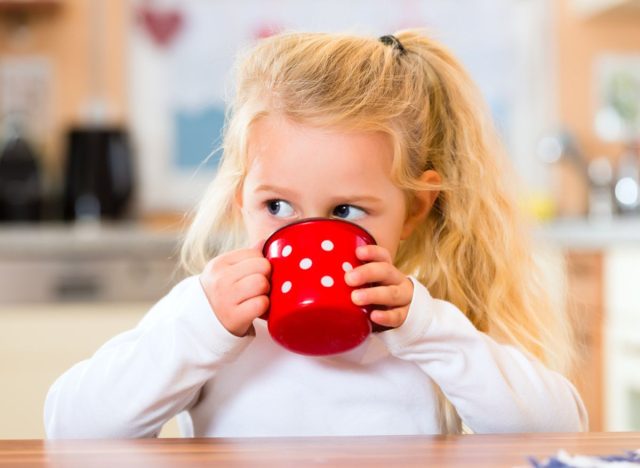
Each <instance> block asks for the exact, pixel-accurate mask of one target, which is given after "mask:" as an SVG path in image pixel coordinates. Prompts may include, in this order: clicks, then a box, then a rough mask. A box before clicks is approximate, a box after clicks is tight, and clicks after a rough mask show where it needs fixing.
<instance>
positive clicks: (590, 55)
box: [553, 0, 640, 160]
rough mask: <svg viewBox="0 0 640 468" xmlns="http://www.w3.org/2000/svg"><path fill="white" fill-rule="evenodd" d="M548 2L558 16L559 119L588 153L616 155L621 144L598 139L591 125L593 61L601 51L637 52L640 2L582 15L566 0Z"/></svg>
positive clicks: (639, 52)
mask: <svg viewBox="0 0 640 468" xmlns="http://www.w3.org/2000/svg"><path fill="white" fill-rule="evenodd" d="M627 3H629V4H631V3H632V2H627ZM553 4H554V6H555V8H556V19H557V23H556V35H557V45H558V49H557V70H558V88H557V89H558V92H557V96H558V112H559V117H560V121H561V122H563V123H565V124H566V125H567V126H568V128H569V129H570V130H572V131H573V132H574V134H575V135H576V136H577V138H578V141H579V142H580V143H581V144H582V147H583V149H584V151H585V153H586V155H587V157H589V158H592V157H595V156H601V155H602V156H608V157H611V158H612V159H613V160H616V159H617V158H618V157H619V155H620V153H621V151H622V147H621V145H620V144H615V143H606V142H603V141H601V140H600V139H599V138H598V136H597V135H596V134H595V133H594V130H593V118H594V115H595V110H596V99H595V89H594V86H595V83H594V82H593V75H594V64H595V60H596V59H597V58H598V56H599V55H600V54H602V53H610V52H614V53H632V54H640V8H634V7H632V6H629V7H624V8H623V7H620V8H613V9H611V10H608V11H604V12H602V13H600V14H597V15H593V16H582V15H580V14H578V13H577V11H576V10H575V8H573V5H574V2H571V0H558V1H554V2H553Z"/></svg>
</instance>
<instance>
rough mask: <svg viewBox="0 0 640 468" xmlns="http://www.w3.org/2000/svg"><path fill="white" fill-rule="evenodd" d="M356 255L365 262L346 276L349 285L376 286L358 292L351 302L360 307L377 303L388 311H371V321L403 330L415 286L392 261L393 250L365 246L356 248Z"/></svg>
mask: <svg viewBox="0 0 640 468" xmlns="http://www.w3.org/2000/svg"><path fill="white" fill-rule="evenodd" d="M356 256H357V257H358V258H359V259H360V260H362V261H363V262H368V263H365V264H364V265H360V266H359V267H356V268H354V269H353V270H351V271H348V272H346V273H345V281H346V283H347V284H348V285H349V286H352V287H358V286H363V285H367V284H373V286H369V287H364V288H361V289H356V290H355V291H353V292H352V293H351V300H352V301H353V303H354V304H356V305H359V306H366V305H370V304H375V305H377V306H384V307H386V310H381V309H374V310H372V311H371V315H370V318H371V321H373V322H375V323H377V324H379V325H382V326H383V327H392V328H395V327H399V326H400V325H402V324H403V323H404V321H405V319H406V318H407V314H408V312H409V305H410V304H411V298H412V297H413V283H412V282H411V280H410V279H409V278H408V277H407V276H405V275H404V274H403V273H401V272H400V271H399V270H398V269H397V268H396V267H395V266H394V265H393V262H392V260H391V255H390V254H389V251H388V250H387V249H385V248H384V247H381V246H379V245H365V246H361V247H358V248H357V249H356Z"/></svg>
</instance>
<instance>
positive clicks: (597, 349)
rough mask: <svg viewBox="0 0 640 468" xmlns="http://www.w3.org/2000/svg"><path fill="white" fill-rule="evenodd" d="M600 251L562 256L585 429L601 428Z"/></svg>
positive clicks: (601, 305) (602, 255)
mask: <svg viewBox="0 0 640 468" xmlns="http://www.w3.org/2000/svg"><path fill="white" fill-rule="evenodd" d="M603 259H604V254H603V252H602V251H598V250H596V251H593V250H569V251H567V252H566V253H565V262H566V263H565V264H566V275H567V296H566V303H565V307H566V308H567V314H568V315H569V317H571V319H572V320H573V322H574V323H575V338H576V343H577V346H578V362H577V371H576V373H575V375H574V376H572V377H573V379H572V380H573V381H574V383H575V385H576V387H577V389H578V392H580V395H581V396H582V400H583V402H584V404H585V406H586V408H587V411H588V413H589V429H590V430H591V431H602V430H603V429H604V424H603V411H604V407H603V350H602V336H603V313H604V295H603V289H604V283H603Z"/></svg>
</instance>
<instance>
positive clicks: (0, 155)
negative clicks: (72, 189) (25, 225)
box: [0, 133, 43, 222]
mask: <svg viewBox="0 0 640 468" xmlns="http://www.w3.org/2000/svg"><path fill="white" fill-rule="evenodd" d="M42 201H43V200H42V181H41V174H40V167H39V160H38V157H37V156H36V154H35V153H34V151H33V149H32V148H31V146H30V145H29V143H28V142H27V141H26V140H25V139H24V138H23V137H22V136H21V135H20V134H18V133H15V134H13V135H11V136H10V137H9V138H7V140H6V141H5V143H4V145H3V146H2V148H0V222H4V221H7V222H14V221H17V222H24V221H39V220H40V219H41V216H42Z"/></svg>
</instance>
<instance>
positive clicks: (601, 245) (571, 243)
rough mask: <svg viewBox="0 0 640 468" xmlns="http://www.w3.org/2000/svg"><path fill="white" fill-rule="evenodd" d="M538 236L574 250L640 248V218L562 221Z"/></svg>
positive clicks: (545, 227) (541, 230)
mask: <svg viewBox="0 0 640 468" xmlns="http://www.w3.org/2000/svg"><path fill="white" fill-rule="evenodd" d="M535 237H536V238H537V239H539V240H541V241H542V242H543V243H544V244H547V245H551V246H557V247H562V248H571V249H594V250H597V249H606V248H609V247H613V246H621V245H626V246H637V247H640V217H633V218H631V217H630V218H621V217H620V218H613V219H612V220H610V221H590V220H588V219H585V218H578V219H561V220H554V221H552V222H549V223H546V224H542V225H540V226H539V227H538V228H537V229H536V230H535Z"/></svg>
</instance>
